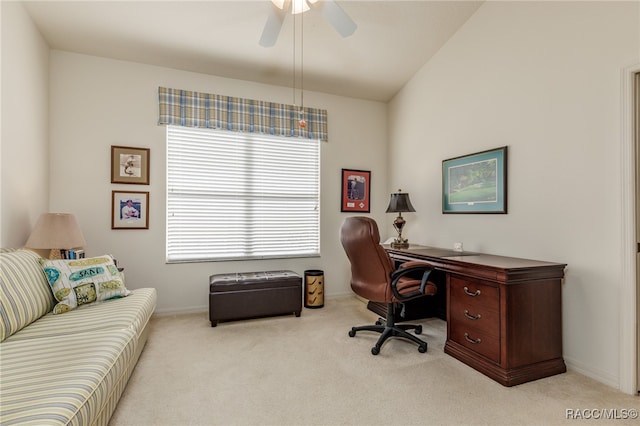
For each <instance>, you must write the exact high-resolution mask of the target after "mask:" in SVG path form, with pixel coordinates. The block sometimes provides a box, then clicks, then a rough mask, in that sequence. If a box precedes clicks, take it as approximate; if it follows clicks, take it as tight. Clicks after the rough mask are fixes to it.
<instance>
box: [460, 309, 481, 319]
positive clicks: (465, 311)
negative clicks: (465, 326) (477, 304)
mask: <svg viewBox="0 0 640 426" xmlns="http://www.w3.org/2000/svg"><path fill="white" fill-rule="evenodd" d="M464 316H465V317H467V318H469V319H470V320H479V319H480V318H482V315H480V314H478V315H471V314H470V313H469V311H467V310H466V309H465V310H464Z"/></svg>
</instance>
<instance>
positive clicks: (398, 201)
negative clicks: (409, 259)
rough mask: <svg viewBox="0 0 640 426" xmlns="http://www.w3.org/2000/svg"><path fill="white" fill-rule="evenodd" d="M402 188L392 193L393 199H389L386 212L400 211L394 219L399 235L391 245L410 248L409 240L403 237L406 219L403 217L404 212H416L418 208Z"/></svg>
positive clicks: (394, 225)
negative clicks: (415, 207) (412, 203)
mask: <svg viewBox="0 0 640 426" xmlns="http://www.w3.org/2000/svg"><path fill="white" fill-rule="evenodd" d="M401 191H402V190H401V189H398V192H397V193H395V194H391V199H390V200H389V207H387V211H386V213H398V217H396V220H394V221H393V227H394V228H395V229H396V231H397V232H398V236H397V237H396V239H395V240H393V242H392V243H391V247H393V248H408V247H409V241H408V240H407V239H406V238H402V228H404V225H405V223H406V221H405V220H404V218H403V217H402V212H415V211H416V209H414V208H413V206H412V205H411V200H409V194H406V193H403V192H401Z"/></svg>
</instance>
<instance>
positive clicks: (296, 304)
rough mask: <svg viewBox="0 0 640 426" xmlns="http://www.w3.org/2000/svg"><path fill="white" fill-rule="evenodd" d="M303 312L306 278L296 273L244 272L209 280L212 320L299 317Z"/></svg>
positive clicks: (213, 277)
mask: <svg viewBox="0 0 640 426" xmlns="http://www.w3.org/2000/svg"><path fill="white" fill-rule="evenodd" d="M301 310H302V278H301V277H300V275H298V274H296V273H295V272H293V271H264V272H243V273H232V274H216V275H211V276H210V277H209V320H210V321H211V327H215V326H216V325H218V321H228V320H238V319H246V318H257V317H265V316H271V315H285V314H291V313H293V314H295V316H296V317H299V316H300V311H301Z"/></svg>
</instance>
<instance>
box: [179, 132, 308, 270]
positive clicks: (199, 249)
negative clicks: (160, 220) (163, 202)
mask: <svg viewBox="0 0 640 426" xmlns="http://www.w3.org/2000/svg"><path fill="white" fill-rule="evenodd" d="M319 254H320V143H319V141H317V140H310V139H302V138H291V137H280V136H268V135H264V134H256V133H240V132H230V131H219V130H212V129H199V128H190V127H180V126H167V261H168V262H192V261H207V260H235V259H263V258H282V257H306V256H317V255H319Z"/></svg>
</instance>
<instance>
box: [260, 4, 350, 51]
mask: <svg viewBox="0 0 640 426" xmlns="http://www.w3.org/2000/svg"><path fill="white" fill-rule="evenodd" d="M271 3H272V5H271V11H270V13H269V16H268V18H267V23H266V24H265V26H264V30H263V31H262V37H260V46H263V47H271V46H273V45H275V44H276V41H277V40H278V35H279V34H280V29H281V28H282V24H283V22H284V18H285V16H286V15H287V12H289V11H291V13H293V14H297V13H304V12H306V11H308V10H311V9H314V10H318V11H319V12H320V13H321V14H322V16H323V17H324V18H325V19H326V20H327V21H329V23H330V24H331V25H332V26H333V28H335V30H336V31H337V32H338V33H339V34H340V35H341V36H342V37H348V36H350V35H351V34H353V33H354V32H355V30H356V28H358V26H357V25H356V23H355V22H353V20H352V19H351V18H350V17H349V15H347V14H346V13H345V12H344V10H342V8H341V7H340V6H339V5H338V3H336V2H335V1H334V0H271Z"/></svg>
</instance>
